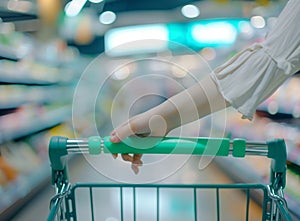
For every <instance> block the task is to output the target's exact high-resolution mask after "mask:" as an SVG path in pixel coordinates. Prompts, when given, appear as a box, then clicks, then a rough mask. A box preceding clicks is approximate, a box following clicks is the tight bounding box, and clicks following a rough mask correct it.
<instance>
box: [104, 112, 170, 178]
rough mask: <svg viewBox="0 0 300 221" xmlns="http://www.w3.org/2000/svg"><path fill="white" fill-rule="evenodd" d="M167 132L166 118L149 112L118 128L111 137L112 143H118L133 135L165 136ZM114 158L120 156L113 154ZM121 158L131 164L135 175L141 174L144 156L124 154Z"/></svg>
mask: <svg viewBox="0 0 300 221" xmlns="http://www.w3.org/2000/svg"><path fill="white" fill-rule="evenodd" d="M167 132H168V130H167V124H166V122H165V120H164V118H163V117H161V116H159V115H155V114H154V113H153V112H151V111H148V112H145V113H143V114H139V115H136V116H135V117H133V118H131V119H129V120H128V121H127V122H125V123H123V124H121V125H120V126H118V127H116V128H115V129H114V131H113V132H112V133H111V135H110V141H111V142H113V143H118V142H121V141H122V140H124V139H125V138H126V137H128V136H132V135H136V136H139V137H146V136H165V135H166V134H167ZM113 157H114V158H117V157H118V154H113ZM121 157H122V159H123V160H124V161H128V162H131V168H132V170H133V171H134V173H135V174H137V173H138V172H139V167H140V166H142V164H143V162H142V160H141V158H142V154H133V155H129V154H122V155H121Z"/></svg>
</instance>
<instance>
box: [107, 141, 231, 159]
mask: <svg viewBox="0 0 300 221" xmlns="http://www.w3.org/2000/svg"><path fill="white" fill-rule="evenodd" d="M103 145H104V153H121V154H123V153H124V154H126V153H133V154H193V155H206V156H228V155H229V147H230V140H229V139H228V138H179V137H144V138H141V137H128V138H126V139H124V140H123V141H122V142H120V143H112V142H111V141H110V139H109V137H104V138H103Z"/></svg>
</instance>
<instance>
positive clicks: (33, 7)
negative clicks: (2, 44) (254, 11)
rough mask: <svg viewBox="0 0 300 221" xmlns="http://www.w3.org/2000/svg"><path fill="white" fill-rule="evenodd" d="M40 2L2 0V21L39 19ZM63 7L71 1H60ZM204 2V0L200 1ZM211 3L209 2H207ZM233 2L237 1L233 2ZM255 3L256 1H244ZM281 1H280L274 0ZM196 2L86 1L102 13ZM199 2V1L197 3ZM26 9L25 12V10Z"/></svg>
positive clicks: (170, 0) (164, 0) (155, 0)
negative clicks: (38, 6) (38, 3)
mask: <svg viewBox="0 0 300 221" xmlns="http://www.w3.org/2000/svg"><path fill="white" fill-rule="evenodd" d="M37 1H38V0H0V18H1V19H2V21H18V20H28V19H36V18H38V13H37ZM60 1H61V3H62V5H65V4H67V3H68V2H70V1H71V0H60ZM200 1H204V0H200ZM206 1H209V0H206ZM232 1H233V2H234V1H235V0H232ZM243 1H247V2H249V1H250V2H251V1H252V2H254V1H255V0H243ZM274 1H277V2H278V1H279V0H274ZM193 2H196V1H195V0H148V1H142V0H104V1H103V2H101V3H97V4H96V3H91V2H90V1H88V0H87V1H86V3H85V7H93V8H95V9H98V12H99V13H100V12H101V11H106V10H110V11H114V12H126V11H141V10H169V9H174V8H177V7H179V6H183V5H186V4H190V3H193ZM197 2H199V0H198V1H197ZM24 8H25V10H24Z"/></svg>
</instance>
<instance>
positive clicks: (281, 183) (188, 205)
mask: <svg viewBox="0 0 300 221" xmlns="http://www.w3.org/2000/svg"><path fill="white" fill-rule="evenodd" d="M140 139H143V140H142V143H144V144H147V145H148V144H151V145H152V144H153V143H155V145H154V146H153V145H152V146H153V147H150V148H135V147H134V144H135V141H134V140H132V139H130V138H127V142H122V143H117V144H114V143H111V142H110V141H109V137H104V138H100V137H98V136H95V137H90V138H87V139H68V138H66V137H59V136H56V137H52V138H51V141H50V144H49V157H50V161H51V167H52V184H53V185H54V186H55V187H56V191H57V192H56V195H55V196H54V197H53V198H52V199H51V202H50V214H49V216H48V221H53V220H60V221H64V220H68V221H69V220H72V221H77V220H81V219H79V216H78V215H79V213H81V211H80V209H82V208H81V207H82V206H80V205H79V204H80V203H81V204H82V203H84V204H85V205H89V207H88V208H89V209H88V211H84V213H83V214H84V215H83V217H84V218H82V220H85V221H86V220H92V221H94V220H99V221H102V220H103V221H115V220H122V221H123V220H134V221H135V220H142V221H146V220H151V221H153V220H162V221H166V220H209V221H211V220H218V221H219V220H228V219H226V218H225V219H223V214H224V213H223V212H224V211H222V208H221V207H222V203H221V193H222V191H226V190H229V189H230V190H237V191H240V192H241V193H242V194H243V195H244V196H245V197H244V198H243V199H245V202H240V203H239V204H244V212H243V214H244V215H243V219H244V220H253V219H252V218H251V217H250V213H251V211H250V207H251V206H250V204H251V203H252V200H251V198H252V195H256V196H258V197H256V201H257V202H258V203H259V205H260V206H261V211H262V212H261V217H259V220H260V219H261V220H263V221H269V220H270V221H271V220H285V221H291V220H292V218H291V215H290V214H289V211H288V208H287V203H286V200H285V198H284V193H283V189H284V187H285V184H286V157H287V154H286V146H285V142H284V140H282V139H275V140H271V141H267V142H248V141H246V140H244V139H234V140H230V139H227V138H176V137H165V138H160V139H158V138H157V137H147V138H140ZM139 142H140V141H139ZM139 145H141V143H139ZM147 145H146V146H147ZM83 152H85V153H86V152H87V153H89V154H100V153H102V154H103V153H121V154H122V153H143V154H192V155H205V156H206V155H207V156H223V157H225V156H229V155H230V156H233V157H238V158H241V157H244V156H245V155H258V156H265V157H267V158H270V159H271V171H270V183H269V184H268V185H265V184H261V183H258V184H256V183H248V184H244V183H235V184H231V183H230V184H163V183H160V184H124V183H95V184H93V183H77V184H70V183H69V181H68V173H67V164H66V157H65V156H67V155H68V153H83ZM233 160H234V159H233ZM101 190H103V191H102V192H101ZM172 190H173V191H175V195H176V196H177V197H176V198H173V199H172V200H170V201H168V202H164V200H163V198H164V196H166V192H168V191H172ZM181 190H182V191H183V192H182V193H181V192H180V191H181ZM202 190H209V191H213V193H214V194H213V196H214V197H215V199H214V200H213V201H214V203H215V206H214V209H215V212H214V215H213V216H214V218H205V216H204V215H203V214H202V212H201V210H200V209H199V208H200V204H201V200H200V199H199V198H201V195H202V193H201V191H202ZM147 191H148V194H147ZM109 192H113V193H114V194H117V196H114V198H115V201H114V202H113V203H112V206H108V205H107V204H108V203H109V196H108V195H107V194H108V193H109ZM80 193H81V194H80ZM139 193H142V196H139V195H138V194H139ZM99 194H100V195H101V194H102V197H101V196H100V197H99ZM143 194H144V195H143ZM145 194H146V195H147V197H146V198H145V199H143V196H145ZM83 195H84V196H85V197H84V199H80V197H82V196H83ZM149 196H151V197H152V199H150V198H149ZM178 196H184V199H179V198H178ZM187 196H189V198H188V199H186V197H187ZM258 199H259V200H258ZM99 200H100V201H101V200H102V201H104V203H102V204H99V205H95V204H96V203H98V202H99ZM176 200H177V201H179V202H181V203H182V204H176ZM150 202H151V203H150ZM78 203H79V204H78ZM147 203H148V204H152V205H154V206H153V207H152V208H151V209H149V208H147V209H146V211H145V208H146V207H147V206H146V204H147ZM129 204H130V205H129ZM141 204H142V206H141ZM163 204H164V205H163ZM169 204H172V205H173V211H168V209H166V207H167V206H170V205H169ZM166 205H167V206H166ZM176 205H177V206H176ZM180 205H181V206H180ZM202 205H203V203H202ZM101 207H104V209H102V210H101ZM112 207H114V210H113V211H112V212H110V214H112V213H113V216H112V215H104V214H106V213H107V212H108V210H110V209H112ZM233 207H234V206H233ZM143 208H144V211H143V212H140V211H139V209H142V210H143ZM166 210H167V211H166ZM182 210H186V211H182ZM178 211H181V212H183V215H179V214H178ZM227 212H228V213H235V212H237V211H227ZM239 212H241V211H239ZM102 215H104V217H102ZM168 215H169V216H171V218H167V217H168ZM81 217H82V215H81ZM239 220H240V219H239ZM255 220H257V219H255Z"/></svg>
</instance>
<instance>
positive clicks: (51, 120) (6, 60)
mask: <svg viewBox="0 0 300 221" xmlns="http://www.w3.org/2000/svg"><path fill="white" fill-rule="evenodd" d="M12 35H14V34H12ZM17 35H18V38H20V39H23V37H22V33H18V34H17ZM26 39H27V40H28V38H27V36H26ZM2 40H3V39H2ZM34 41H35V39H33V38H32V39H29V40H28V42H29V43H28V42H27V43H28V44H29V45H28V48H29V49H32V48H33V47H32V48H31V46H32V45H31V43H32V42H34ZM1 43H3V42H1V41H0V44H1ZM1 46H2V47H0V56H1V59H0V69H1V71H0V194H1V199H0V220H1V221H2V220H10V217H12V216H13V215H14V214H15V213H16V211H18V210H19V209H20V208H21V207H22V206H23V205H24V204H26V203H28V202H30V199H31V198H32V197H33V196H34V195H35V194H37V193H38V192H39V191H40V190H41V189H42V187H44V186H45V185H47V184H49V180H50V175H51V174H50V169H49V168H50V165H49V161H48V154H47V148H48V140H49V137H50V136H51V134H52V133H53V131H55V132H56V133H61V134H64V133H65V134H66V133H68V132H66V131H64V129H61V128H68V127H70V126H69V123H68V122H69V121H70V120H71V116H72V96H73V90H74V87H75V85H76V80H77V79H78V78H77V76H78V74H81V69H78V68H77V67H76V65H78V61H77V60H76V61H75V59H78V57H74V59H73V58H72V59H69V60H68V62H64V61H57V62H56V63H51V64H50V65H49V64H48V63H47V62H43V61H41V60H39V59H32V57H31V58H30V59H28V58H27V57H26V56H19V55H20V53H19V52H18V47H16V50H15V48H14V47H13V45H11V44H8V45H5V46H3V45H1ZM30 53H32V51H30V50H28V51H26V53H25V54H26V55H28V54H30ZM25 54H24V55H25ZM34 56H37V55H34ZM73 62H74V63H73ZM72 63H73V64H72ZM75 63H76V64H75ZM80 65H82V63H81V64H80ZM74 66H75V68H74ZM76 68H77V69H76ZM68 135H69V136H71V134H70V133H69V134H68Z"/></svg>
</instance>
